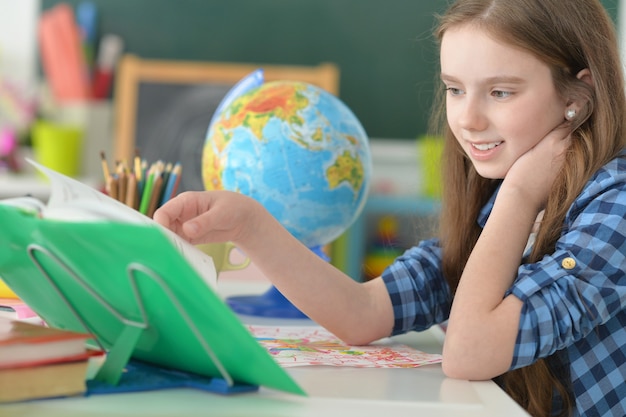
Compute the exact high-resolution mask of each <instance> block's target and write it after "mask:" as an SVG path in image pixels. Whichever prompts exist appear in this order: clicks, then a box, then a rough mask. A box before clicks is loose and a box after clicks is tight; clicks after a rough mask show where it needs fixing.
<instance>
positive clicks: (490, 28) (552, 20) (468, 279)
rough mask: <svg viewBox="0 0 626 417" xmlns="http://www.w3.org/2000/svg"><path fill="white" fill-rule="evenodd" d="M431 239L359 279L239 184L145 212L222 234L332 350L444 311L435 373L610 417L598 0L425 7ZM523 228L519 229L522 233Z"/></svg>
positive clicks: (602, 39)
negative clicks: (431, 125) (436, 159)
mask: <svg viewBox="0 0 626 417" xmlns="http://www.w3.org/2000/svg"><path fill="white" fill-rule="evenodd" d="M436 37H437V39H438V40H439V42H440V64H441V80H442V84H443V88H442V90H444V92H445V99H444V100H442V103H443V106H442V107H443V110H442V112H441V113H442V114H445V118H444V120H443V132H441V133H442V135H443V136H444V137H445V151H444V158H443V164H444V165H443V168H444V195H443V201H442V203H443V204H442V213H441V226H440V232H439V236H438V237H436V238H433V239H430V240H426V241H423V242H421V243H420V244H419V245H417V246H416V247H414V248H411V249H409V250H408V251H407V252H406V253H405V254H403V255H402V256H401V257H399V258H398V259H396V260H395V261H394V263H393V264H392V265H391V266H389V268H387V269H386V270H385V272H384V273H383V274H382V277H379V278H376V279H374V280H371V281H368V282H366V283H358V282H356V281H354V280H352V279H351V278H349V277H347V276H345V275H344V274H343V273H342V272H340V271H338V270H337V269H335V268H334V267H333V266H332V265H330V264H328V263H326V262H324V261H323V260H321V259H320V258H319V257H318V256H317V255H315V254H313V253H312V252H311V251H310V250H309V249H307V248H306V247H305V246H304V245H302V244H300V243H299V242H298V241H296V240H295V239H294V238H293V237H292V236H291V235H290V234H289V233H288V232H287V231H286V230H285V229H284V228H283V227H281V225H280V224H279V223H278V222H277V221H276V220H275V219H274V218H273V217H272V216H271V215H270V214H269V213H268V212H267V211H266V210H265V209H264V208H263V207H262V206H261V205H260V204H258V203H257V202H255V201H253V200H252V199H250V198H248V197H245V196H243V195H241V194H237V193H232V192H227V191H216V192H198V193H184V194H181V195H180V196H179V197H177V198H175V199H173V200H172V201H170V202H169V203H168V204H166V205H165V206H164V207H162V208H161V209H160V210H159V211H157V213H156V214H155V216H154V217H155V220H157V221H158V222H160V223H161V224H163V225H164V226H166V227H169V228H171V229H172V230H174V231H175V232H176V233H178V234H180V235H181V236H183V237H184V238H186V239H188V240H189V241H190V242H192V243H206V242H216V241H232V242H234V243H235V244H236V245H237V246H238V247H240V248H241V249H242V250H243V251H244V252H245V253H246V254H247V255H248V256H249V257H250V258H251V259H252V261H253V262H254V263H255V264H256V265H257V266H258V267H259V268H260V269H261V270H262V271H263V273H264V274H265V276H267V277H268V278H270V279H271V280H272V282H273V283H274V285H275V286H276V287H277V288H278V289H279V290H280V291H281V292H282V293H283V294H284V295H285V296H286V297H287V298H289V299H290V300H291V302H293V303H294V304H295V305H296V306H297V307H298V308H300V309H301V310H302V311H303V312H304V313H306V314H307V315H308V316H309V317H311V318H312V319H313V320H315V321H316V322H318V323H319V324H321V325H322V326H325V327H326V328H328V329H329V330H330V331H332V332H333V333H335V334H336V335H337V336H338V337H340V338H342V339H343V340H345V341H346V342H348V343H352V344H365V343H369V342H371V341H373V340H376V339H378V338H381V337H385V336H389V335H392V334H398V333H402V332H407V331H411V330H417V331H419V330H424V329H426V328H428V327H430V326H432V325H433V324H436V323H440V322H443V321H445V320H449V322H448V330H447V334H446V340H445V344H444V350H443V370H444V372H445V373H446V374H447V375H448V376H450V377H454V378H464V379H489V378H497V381H498V382H499V383H500V384H501V385H502V386H503V388H504V389H505V390H506V391H507V392H509V393H510V395H511V396H513V398H515V399H516V400H517V401H518V402H519V403H520V404H521V405H522V406H524V407H525V408H526V409H527V410H528V411H529V412H530V413H531V414H533V415H536V416H548V415H594V416H601V415H604V416H615V415H626V400H625V399H626V382H625V381H626V377H625V375H626V311H625V306H626V152H624V147H625V138H626V132H625V126H624V121H625V120H626V100H625V94H624V83H623V79H622V66H621V63H620V59H619V54H618V49H617V41H616V38H615V33H614V28H613V26H612V23H611V21H610V19H609V18H608V16H607V14H606V12H605V10H604V8H603V7H602V5H601V4H600V3H599V1H598V0H458V1H456V2H455V3H454V4H453V5H452V6H451V7H450V9H449V10H448V11H447V12H446V14H445V15H443V16H442V17H441V18H440V21H439V26H438V29H437V30H436ZM529 237H530V238H529Z"/></svg>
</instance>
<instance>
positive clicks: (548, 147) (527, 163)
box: [502, 125, 571, 211]
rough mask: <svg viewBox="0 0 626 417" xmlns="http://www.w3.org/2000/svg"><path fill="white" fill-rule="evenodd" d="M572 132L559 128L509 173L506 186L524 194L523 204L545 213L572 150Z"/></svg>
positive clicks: (522, 158)
mask: <svg viewBox="0 0 626 417" xmlns="http://www.w3.org/2000/svg"><path fill="white" fill-rule="evenodd" d="M570 141H571V131H570V128H569V127H567V126H565V125H560V126H557V127H556V128H555V129H554V130H552V131H551V132H550V133H548V135H546V136H545V137H544V138H543V139H542V140H541V141H539V143H537V144H536V145H535V146H534V147H533V148H531V149H530V150H529V151H528V152H526V153H525V154H523V155H522V156H520V157H519V159H518V160H517V161H516V162H515V163H514V164H513V166H512V167H511V168H510V169H509V171H508V172H507V174H506V177H505V179H504V182H503V184H502V187H503V188H512V189H515V190H516V192H520V193H521V196H522V197H523V199H524V200H523V201H527V202H529V204H532V205H534V206H535V207H536V209H537V211H541V210H542V209H543V208H544V206H545V204H546V201H547V199H548V195H549V193H550V189H551V188H552V184H553V183H554V180H555V178H556V176H557V175H558V173H559V172H560V170H561V167H562V166H563V162H564V161H565V154H566V151H567V149H568V148H569V146H570Z"/></svg>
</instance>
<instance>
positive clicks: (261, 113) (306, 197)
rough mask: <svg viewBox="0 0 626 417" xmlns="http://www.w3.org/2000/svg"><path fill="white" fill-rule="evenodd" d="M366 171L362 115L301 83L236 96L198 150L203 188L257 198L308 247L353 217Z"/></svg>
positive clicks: (364, 191) (326, 239)
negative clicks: (359, 117)
mask: <svg viewBox="0 0 626 417" xmlns="http://www.w3.org/2000/svg"><path fill="white" fill-rule="evenodd" d="M370 175H371V155H370V150H369V144H368V139H367V135H366V133H365V130H364V129H363V127H362V125H361V123H360V122H359V120H358V119H357V118H356V117H355V115H354V114H353V113H352V111H351V110H350V109H349V108H348V107H347V106H346V105H345V104H344V103H343V102H342V101H340V100H339V99H338V98H337V97H335V96H333V95H332V94H330V93H328V92H326V91H325V90H322V89H320V88H318V87H316V86H313V85H310V84H307V83H301V82H292V81H276V82H268V83H265V84H263V85H261V86H260V87H258V88H255V89H253V90H251V91H249V92H247V93H244V94H243V95H241V96H239V97H237V98H235V99H234V100H233V101H232V103H230V104H228V105H227V106H226V107H225V108H224V110H223V111H222V112H221V113H220V114H219V115H217V118H216V119H215V120H214V122H213V123H212V124H211V126H209V129H208V132H207V137H206V141H205V144H204V149H203V155H202V177H203V182H204V185H205V188H206V189H207V190H231V191H236V192H240V193H243V194H245V195H248V196H250V197H252V198H254V199H255V200H257V201H258V202H260V203H261V204H262V205H263V206H264V207H265V208H266V209H267V210H268V211H269V212H270V213H271V214H272V215H273V216H274V217H275V218H276V219H278V221H279V222H280V223H281V224H282V225H283V226H284V227H285V228H286V229H287V230H289V232H290V233H291V234H293V235H294V236H295V237H296V238H297V239H298V240H300V241H301V242H302V243H304V244H305V245H307V246H309V247H317V246H321V245H325V244H327V243H330V242H332V241H333V240H334V239H336V238H337V237H339V236H340V235H341V234H342V233H343V232H344V231H345V230H346V229H347V228H348V227H349V226H350V225H351V224H352V223H353V222H354V220H355V219H356V217H357V216H358V215H359V213H360V211H361V210H362V208H363V205H364V204H365V200H366V198H367V192H368V189H369V181H370Z"/></svg>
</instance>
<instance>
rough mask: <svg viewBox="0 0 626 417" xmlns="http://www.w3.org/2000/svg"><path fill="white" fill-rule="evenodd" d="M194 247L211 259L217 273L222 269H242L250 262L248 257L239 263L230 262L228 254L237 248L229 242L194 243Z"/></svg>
mask: <svg viewBox="0 0 626 417" xmlns="http://www.w3.org/2000/svg"><path fill="white" fill-rule="evenodd" d="M196 247H197V248H198V249H200V250H201V251H202V252H204V253H206V254H207V255H209V256H210V257H211V258H212V259H213V264H214V265H215V271H216V272H217V274H218V275H219V273H220V272H222V271H236V270H238V269H243V268H245V267H247V266H248V265H249V264H250V258H248V257H246V258H245V259H244V260H242V261H241V262H239V263H233V262H231V260H230V255H231V253H232V251H233V250H234V249H236V248H237V247H236V246H235V245H234V244H233V243H231V242H225V243H204V244H201V245H196Z"/></svg>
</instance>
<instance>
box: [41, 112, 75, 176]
mask: <svg viewBox="0 0 626 417" xmlns="http://www.w3.org/2000/svg"><path fill="white" fill-rule="evenodd" d="M32 142H33V154H34V156H35V159H36V160H37V162H39V163H40V164H41V165H44V166H46V167H48V168H50V169H53V170H55V171H57V172H60V173H61V174H64V175H67V176H69V177H77V176H78V175H79V174H80V168H81V158H82V142H83V130H82V129H81V128H79V127H76V126H72V125H64V124H57V123H53V122H48V121H43V120H41V121H37V122H35V124H34V126H33V131H32Z"/></svg>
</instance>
